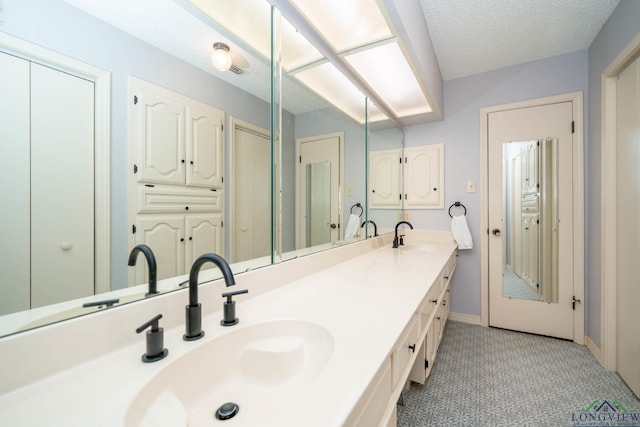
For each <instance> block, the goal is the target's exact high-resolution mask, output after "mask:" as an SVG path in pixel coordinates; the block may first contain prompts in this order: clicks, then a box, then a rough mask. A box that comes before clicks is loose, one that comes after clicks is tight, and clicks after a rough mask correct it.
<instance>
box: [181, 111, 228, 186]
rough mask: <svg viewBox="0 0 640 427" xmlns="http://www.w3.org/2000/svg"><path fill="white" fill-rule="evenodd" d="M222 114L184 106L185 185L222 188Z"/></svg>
mask: <svg viewBox="0 0 640 427" xmlns="http://www.w3.org/2000/svg"><path fill="white" fill-rule="evenodd" d="M223 122H224V113H223V112H222V111H220V110H217V109H215V108H212V107H206V108H198V107H194V106H188V107H187V141H188V144H187V161H188V164H187V181H186V184H187V185H191V186H197V187H209V188H214V187H222V173H223V172H222V171H223V161H224V152H223V147H224V140H223V138H224V137H223V133H222V124H223Z"/></svg>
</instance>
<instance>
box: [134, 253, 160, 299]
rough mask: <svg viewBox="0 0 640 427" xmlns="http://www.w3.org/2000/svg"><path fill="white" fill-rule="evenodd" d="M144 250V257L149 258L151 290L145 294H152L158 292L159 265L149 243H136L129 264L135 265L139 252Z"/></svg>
mask: <svg viewBox="0 0 640 427" xmlns="http://www.w3.org/2000/svg"><path fill="white" fill-rule="evenodd" d="M140 252H142V254H143V255H144V257H145V258H146V259H147V264H148V265H149V291H148V292H147V293H146V294H145V296H151V295H155V294H157V293H158V265H157V264H156V257H155V255H153V251H152V250H151V248H150V247H149V246H147V245H136V246H135V247H134V248H133V249H131V253H130V254H129V266H130V267H133V266H134V265H136V260H137V259H138V254H139V253H140Z"/></svg>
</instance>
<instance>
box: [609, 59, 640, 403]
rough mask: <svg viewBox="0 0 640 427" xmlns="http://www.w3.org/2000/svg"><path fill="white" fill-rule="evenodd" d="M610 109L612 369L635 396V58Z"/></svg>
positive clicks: (639, 123)
mask: <svg viewBox="0 0 640 427" xmlns="http://www.w3.org/2000/svg"><path fill="white" fill-rule="evenodd" d="M616 104H617V105H616V111H617V124H616V135H617V137H616V151H617V153H616V165H617V168H616V182H617V190H616V193H617V194H616V204H617V206H616V230H617V231H616V246H617V248H616V254H617V265H616V269H615V270H616V272H617V280H616V281H617V318H616V322H617V345H616V347H617V351H616V353H617V369H618V373H619V374H620V376H621V377H622V378H623V379H624V381H625V382H626V383H627V384H628V385H629V388H631V390H633V392H634V393H635V394H636V396H640V363H639V361H640V333H639V332H638V325H640V310H638V302H639V301H640V286H638V272H637V265H638V254H640V169H639V168H638V162H639V161H640V58H639V59H636V60H635V61H634V62H633V63H632V64H631V65H629V66H628V67H627V68H626V69H625V70H624V71H622V73H620V75H619V77H618V82H617V96H616Z"/></svg>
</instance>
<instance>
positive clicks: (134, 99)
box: [133, 95, 138, 105]
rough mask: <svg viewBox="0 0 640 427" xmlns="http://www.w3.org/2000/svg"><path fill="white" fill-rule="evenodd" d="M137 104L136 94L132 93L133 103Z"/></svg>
mask: <svg viewBox="0 0 640 427" xmlns="http://www.w3.org/2000/svg"><path fill="white" fill-rule="evenodd" d="M137 104H138V96H137V95H133V105H137Z"/></svg>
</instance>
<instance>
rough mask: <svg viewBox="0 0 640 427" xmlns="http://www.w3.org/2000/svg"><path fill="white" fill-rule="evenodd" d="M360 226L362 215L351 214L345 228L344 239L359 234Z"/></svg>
mask: <svg viewBox="0 0 640 427" xmlns="http://www.w3.org/2000/svg"><path fill="white" fill-rule="evenodd" d="M358 227H360V217H359V216H358V215H354V214H351V215H349V222H348V223H347V227H346V228H345V229H344V239H345V240H348V239H353V238H354V237H356V235H357V234H358Z"/></svg>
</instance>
